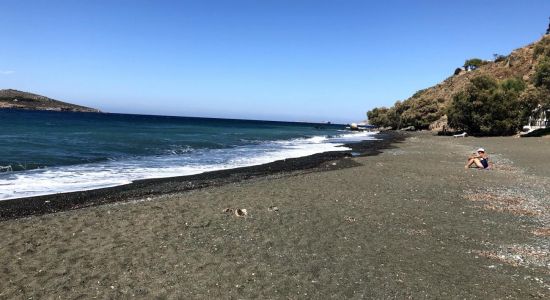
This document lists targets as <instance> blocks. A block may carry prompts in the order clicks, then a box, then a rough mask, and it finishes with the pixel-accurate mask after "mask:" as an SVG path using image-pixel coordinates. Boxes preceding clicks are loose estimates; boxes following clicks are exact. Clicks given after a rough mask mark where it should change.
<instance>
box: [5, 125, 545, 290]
mask: <svg viewBox="0 0 550 300" xmlns="http://www.w3.org/2000/svg"><path fill="white" fill-rule="evenodd" d="M401 138H404V140H403V141H402V142H395V143H393V144H392V143H389V142H387V140H386V141H384V142H386V146H387V148H386V150H384V151H381V153H379V154H378V155H374V156H368V155H366V156H355V157H351V158H341V159H340V160H332V161H325V162H324V163H320V164H319V163H317V164H316V167H315V168H312V169H306V170H305V171H293V172H292V171H291V172H283V171H281V172H280V173H275V172H274V167H272V168H271V171H269V172H268V173H267V175H265V176H261V175H258V174H260V173H261V172H257V173H255V174H256V175H255V174H252V173H251V171H250V170H249V171H247V172H246V174H249V175H250V179H249V180H246V179H243V176H245V175H244V174H243V173H238V174H234V175H235V176H231V175H230V174H231V172H235V170H232V171H231V172H226V173H225V174H226V175H223V176H226V177H225V179H219V178H218V179H212V177H213V176H212V174H209V175H204V174H203V176H204V178H203V180H204V181H202V183H201V182H198V181H197V182H195V183H196V185H199V184H204V186H205V187H204V188H197V189H195V190H192V191H189V190H187V191H186V190H185V189H186V188H188V186H187V183H188V181H185V180H181V182H186V183H185V184H184V183H181V182H180V183H174V185H173V186H170V184H169V183H158V184H156V183H150V184H149V185H148V187H147V188H144V189H145V190H146V191H147V193H154V192H155V191H163V192H162V193H158V194H150V196H146V197H143V198H136V199H131V198H128V197H127V198H126V199H127V200H130V201H127V202H124V201H123V202H118V203H113V204H108V205H96V206H93V207H88V208H87V209H76V210H68V211H65V212H60V213H54V214H47V215H43V216H36V217H27V218H20V219H13V220H5V221H2V222H0V231H1V232H2V233H3V237H2V240H3V242H2V247H0V264H2V265H3V266H4V268H3V269H2V272H0V273H2V276H3V278H6V280H3V281H1V283H0V298H1V297H4V298H17V297H24V298H33V299H34V298H92V297H97V298H113V299H114V298H116V299H119V298H130V297H138V298H182V299H225V298H239V299H258V298H277V299H279V298H280V299H295V298H312V299H323V298H337V299H351V298H368V299H386V298H392V299H393V298H404V299H408V298H427V299H448V298H461V299H462V298H463V299H474V298H475V299H494V298H496V299H508V298H512V299H527V298H535V299H537V298H540V299H546V298H548V295H549V292H550V276H549V274H550V273H549V270H550V253H549V249H550V248H549V239H548V236H549V235H550V218H549V209H548V208H550V206H549V204H550V198H549V197H548V195H549V194H548V192H550V162H549V161H547V160H545V159H544V158H546V157H547V155H548V152H547V150H548V147H549V146H550V140H549V139H516V138H510V137H507V138H483V139H477V138H464V139H454V138H446V137H437V136H433V135H432V134H430V133H412V134H408V133H404V134H403V135H402V136H401ZM480 144H481V145H480ZM360 145H361V144H359V145H356V146H358V147H359V146H360ZM363 146H367V143H364V144H363ZM379 146H382V145H379ZM479 146H483V147H484V148H485V149H486V150H487V151H488V153H489V155H490V157H491V160H493V162H494V166H495V167H494V168H493V169H491V170H490V171H481V170H474V169H468V170H465V169H464V159H465V157H466V156H467V155H468V154H469V153H471V150H472V149H476V148H477V147H479ZM370 149H371V151H374V152H376V151H375V150H373V149H374V148H373V147H370ZM374 154H376V153H374ZM306 161H311V160H306ZM334 164H336V165H334ZM280 165H284V166H287V167H288V164H284V163H281V164H280ZM292 165H295V164H292ZM272 166H274V165H273V164H272ZM317 170H319V171H320V170H330V172H319V171H317ZM223 176H222V175H219V176H218V177H223ZM207 177H209V178H210V181H208V180H207V179H206V178H207ZM187 179H189V178H187ZM155 182H160V181H155ZM216 183H217V184H218V185H215V184H216ZM224 183H225V184H224ZM227 183H229V184H227ZM208 184H210V185H208ZM189 185H191V183H189ZM206 186H210V187H206ZM480 186H482V187H483V189H480V188H479V187H480ZM168 187H175V188H179V190H181V192H177V191H176V192H173V193H167V192H166V189H167V188H168ZM151 188H153V190H151ZM155 188H158V189H157V190H155ZM111 194H113V193H111ZM122 194H123V193H122ZM122 194H119V195H122ZM128 195H130V192H129V191H128ZM149 197H151V198H150V199H148V198H149ZM123 198H124V197H123ZM237 209H241V210H245V209H246V211H247V214H246V215H245V216H242V215H236V214H235V213H234V212H235V210H237ZM7 279H9V280H7Z"/></svg>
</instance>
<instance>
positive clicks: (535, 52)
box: [367, 35, 550, 131]
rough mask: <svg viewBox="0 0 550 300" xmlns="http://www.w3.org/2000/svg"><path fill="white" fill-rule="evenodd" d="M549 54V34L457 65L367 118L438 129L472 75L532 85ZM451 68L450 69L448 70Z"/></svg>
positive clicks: (397, 125) (376, 122)
mask: <svg viewBox="0 0 550 300" xmlns="http://www.w3.org/2000/svg"><path fill="white" fill-rule="evenodd" d="M549 54H550V36H549V35H546V36H544V37H543V38H542V39H540V40H539V41H537V42H535V43H532V44H530V45H527V46H525V47H522V48H519V49H516V50H514V51H513V52H512V53H510V54H509V55H507V56H503V55H495V59H494V60H492V61H483V60H479V59H476V60H477V63H476V64H475V65H471V66H469V65H468V61H467V62H466V63H465V66H464V67H460V68H457V69H456V70H455V72H454V75H452V76H450V77H448V78H447V79H445V80H444V81H442V82H441V83H439V84H437V85H435V86H432V87H429V88H427V89H424V90H420V91H418V92H416V93H415V94H414V95H412V96H411V97H410V98H408V99H406V100H404V101H397V102H396V103H395V105H394V106H393V107H390V108H385V107H381V108H375V109H373V110H371V111H369V112H368V113H367V114H368V117H369V122H370V123H371V124H373V125H378V126H384V127H385V126H387V127H393V128H394V129H397V128H404V127H409V126H414V127H415V128H416V129H431V130H434V131H441V130H442V129H444V128H449V127H448V125H447V112H448V108H449V107H450V106H451V105H452V103H453V99H454V98H455V96H456V95H457V94H459V93H461V92H464V91H466V90H467V89H468V87H470V86H471V85H472V80H473V79H474V78H478V77H482V76H487V77H490V78H494V79H495V80H496V81H497V82H502V81H504V80H507V79H519V80H520V81H523V82H525V85H526V87H527V89H529V87H531V86H533V77H534V75H535V71H536V69H537V67H538V65H539V63H540V61H541V60H542V59H544V58H545V57H548V56H549ZM450 71H452V70H450Z"/></svg>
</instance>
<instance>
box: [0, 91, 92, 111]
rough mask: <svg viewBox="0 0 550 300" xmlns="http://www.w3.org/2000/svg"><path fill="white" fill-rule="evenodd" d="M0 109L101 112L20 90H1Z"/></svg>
mask: <svg viewBox="0 0 550 300" xmlns="http://www.w3.org/2000/svg"><path fill="white" fill-rule="evenodd" d="M0 109H28V110H52V111H78V112H100V111H99V110H98V109H95V108H90V107H85V106H80V105H75V104H71V103H66V102H62V101H59V100H55V99H51V98H48V97H45V96H41V95H36V94H32V93H27V92H22V91H18V90H12V89H6V90H0Z"/></svg>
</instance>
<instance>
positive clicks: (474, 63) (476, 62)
mask: <svg viewBox="0 0 550 300" xmlns="http://www.w3.org/2000/svg"><path fill="white" fill-rule="evenodd" d="M485 64H487V62H486V61H484V60H482V59H479V58H471V59H468V60H466V61H465V62H464V69H466V70H470V71H473V70H475V69H477V68H479V67H481V66H483V65H485Z"/></svg>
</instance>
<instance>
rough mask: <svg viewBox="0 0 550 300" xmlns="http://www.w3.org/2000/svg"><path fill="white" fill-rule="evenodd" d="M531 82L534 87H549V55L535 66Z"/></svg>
mask: <svg viewBox="0 0 550 300" xmlns="http://www.w3.org/2000/svg"><path fill="white" fill-rule="evenodd" d="M533 83H534V84H535V86H536V87H543V88H546V89H550V57H549V58H543V59H542V60H541V61H540V62H539V63H538V64H537V67H536V70H535V76H533Z"/></svg>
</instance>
